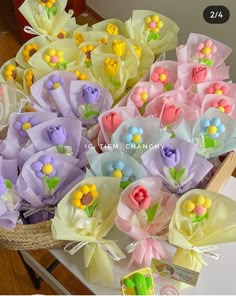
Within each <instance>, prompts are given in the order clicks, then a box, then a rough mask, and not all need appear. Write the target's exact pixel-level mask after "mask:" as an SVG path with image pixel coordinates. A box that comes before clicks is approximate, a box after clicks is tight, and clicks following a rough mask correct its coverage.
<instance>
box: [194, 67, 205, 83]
mask: <svg viewBox="0 0 236 296" xmlns="http://www.w3.org/2000/svg"><path fill="white" fill-rule="evenodd" d="M206 76H207V68H206V67H204V66H198V67H193V70H192V81H193V83H196V84H197V83H201V82H204V80H205V78H206Z"/></svg>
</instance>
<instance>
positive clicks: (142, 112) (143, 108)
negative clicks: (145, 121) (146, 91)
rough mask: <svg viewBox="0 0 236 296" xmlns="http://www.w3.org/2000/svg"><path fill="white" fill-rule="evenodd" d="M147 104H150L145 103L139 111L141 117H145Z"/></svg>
mask: <svg viewBox="0 0 236 296" xmlns="http://www.w3.org/2000/svg"><path fill="white" fill-rule="evenodd" d="M147 104H148V103H144V104H143V106H142V107H141V108H140V109H139V111H140V113H141V115H143V114H144V113H145V109H146V107H147Z"/></svg>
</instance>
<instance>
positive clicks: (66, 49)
mask: <svg viewBox="0 0 236 296" xmlns="http://www.w3.org/2000/svg"><path fill="white" fill-rule="evenodd" d="M66 3H67V1H66V0H63V1H58V0H50V1H47V2H45V1H35V0H26V1H25V2H24V3H23V4H22V6H21V7H20V8H19V11H20V12H21V13H22V14H23V16H24V17H25V18H26V20H27V21H28V22H29V24H30V26H26V27H25V29H24V30H25V31H26V32H28V33H30V34H33V35H37V36H36V37H34V38H32V39H31V40H29V41H27V42H26V43H25V44H24V45H23V46H22V47H21V48H20V50H19V51H18V53H17V55H16V58H12V59H10V60H9V61H7V62H6V63H5V64H4V65H3V66H2V67H1V69H0V72H1V76H2V78H1V79H2V80H3V81H8V80H11V81H13V83H14V85H15V87H16V88H19V89H21V90H23V91H24V92H25V93H26V94H30V86H31V85H32V84H33V83H34V82H36V81H37V80H38V79H40V78H41V77H42V76H45V75H47V74H49V73H51V72H53V71H55V70H66V71H68V72H72V73H75V75H76V78H77V79H78V80H89V81H91V82H96V83H98V84H100V85H102V86H103V87H104V88H106V89H107V90H108V91H109V92H110V93H111V94H112V97H113V101H114V103H116V102H117V101H118V100H119V99H120V98H121V97H122V96H123V95H124V93H126V92H127V89H129V88H130V87H132V86H133V85H134V84H135V83H137V81H138V80H139V79H141V78H142V77H143V76H144V75H145V74H146V73H147V71H148V70H149V68H150V66H151V65H152V63H153V61H154V59H155V58H157V57H159V56H160V55H161V54H163V53H164V52H166V51H167V50H170V49H173V48H175V47H176V45H177V34H178V30H179V28H178V27H177V25H176V24H175V23H174V22H173V21H171V20H170V19H169V18H167V17H165V16H162V15H160V14H157V13H156V12H153V11H134V13H133V16H132V18H131V19H130V20H128V21H127V22H122V21H120V20H118V19H110V20H104V21H101V22H99V23H97V24H95V25H93V26H92V27H88V25H83V26H79V25H77V24H76V22H75V18H72V14H73V12H72V11H69V12H68V13H67V12H66V11H65V7H66ZM137 22H138V26H137ZM140 31H141V32H142V33H141V35H142V36H141V37H140V36H139V35H138V33H139V34H140ZM148 36H149V37H148Z"/></svg>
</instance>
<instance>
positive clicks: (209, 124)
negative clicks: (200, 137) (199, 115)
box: [200, 117, 225, 139]
mask: <svg viewBox="0 0 236 296" xmlns="http://www.w3.org/2000/svg"><path fill="white" fill-rule="evenodd" d="M200 127H201V133H203V134H206V135H208V136H209V138H212V139H216V138H218V137H219V135H220V134H222V133H223V132H224V131H225V126H224V124H223V123H221V120H220V118H218V117H214V118H212V119H211V120H210V119H208V118H204V119H202V120H201V122H200Z"/></svg>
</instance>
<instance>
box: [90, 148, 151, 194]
mask: <svg viewBox="0 0 236 296" xmlns="http://www.w3.org/2000/svg"><path fill="white" fill-rule="evenodd" d="M86 157H87V160H88V163H89V169H88V170H87V176H110V177H115V178H117V179H119V180H120V187H121V188H122V189H124V188H126V187H127V186H128V185H129V184H131V183H132V182H134V181H136V180H139V179H142V178H144V177H146V175H147V172H146V170H145V168H144V167H143V166H142V165H141V164H140V163H139V162H138V161H137V160H136V159H135V158H133V157H132V156H130V155H128V154H125V153H122V152H121V151H118V150H114V151H109V152H105V153H102V154H98V153H97V152H96V151H95V149H90V150H89V151H88V152H86Z"/></svg>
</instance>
